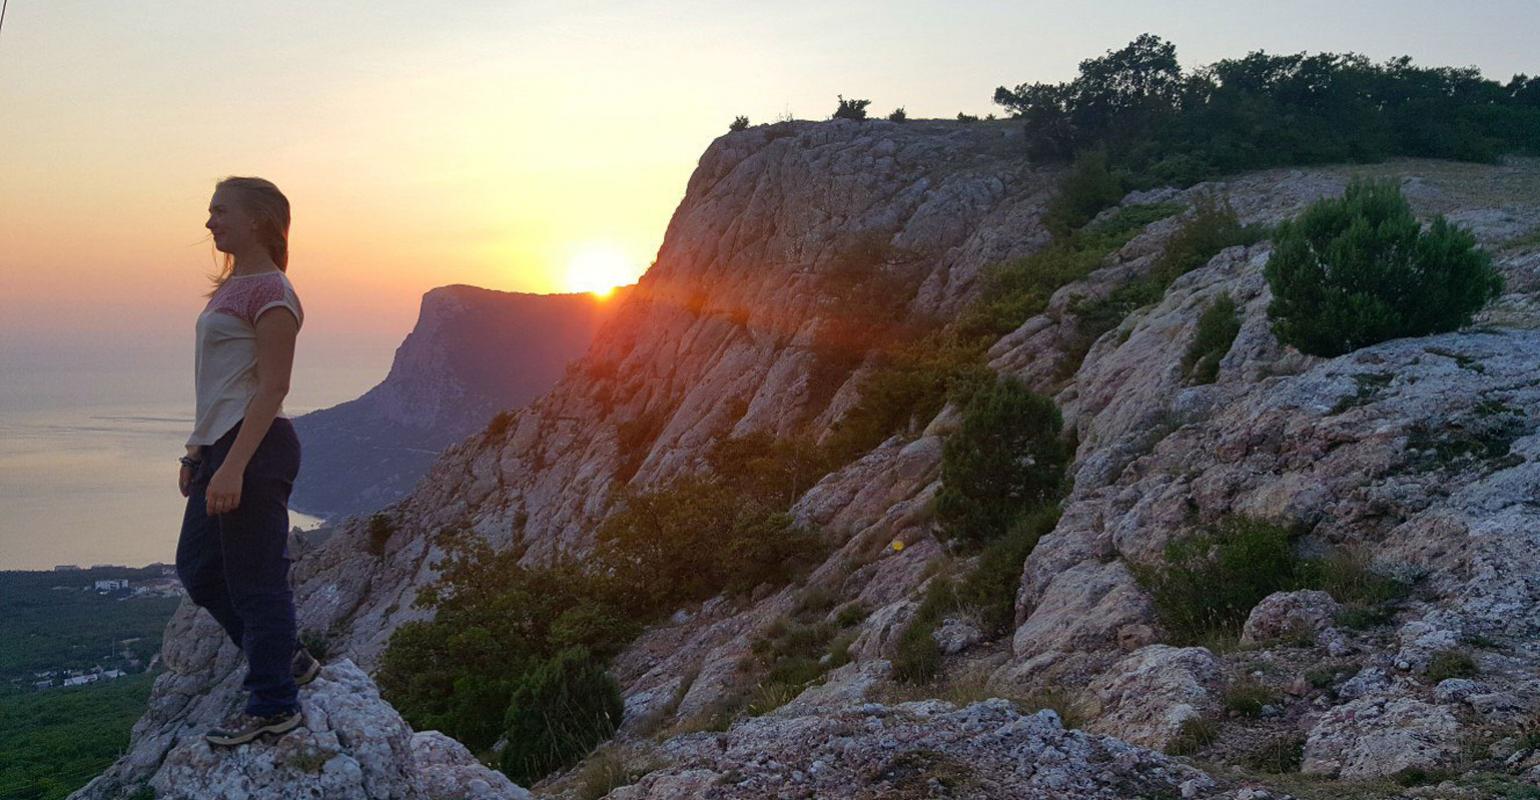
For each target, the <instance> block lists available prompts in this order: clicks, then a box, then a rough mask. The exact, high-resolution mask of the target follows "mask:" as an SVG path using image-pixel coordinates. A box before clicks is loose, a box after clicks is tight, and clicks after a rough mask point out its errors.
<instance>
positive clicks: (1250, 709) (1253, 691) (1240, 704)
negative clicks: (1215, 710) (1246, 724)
mask: <svg viewBox="0 0 1540 800" xmlns="http://www.w3.org/2000/svg"><path fill="white" fill-rule="evenodd" d="M1277 700H1278V693H1277V692H1275V691H1273V690H1272V689H1271V688H1269V687H1268V686H1267V685H1266V684H1264V683H1262V682H1261V681H1259V680H1257V679H1255V678H1252V677H1250V676H1246V677H1242V678H1240V679H1238V680H1234V681H1231V682H1230V684H1229V685H1228V686H1226V687H1225V693H1224V705H1225V709H1226V710H1229V711H1234V712H1235V713H1237V714H1240V715H1241V716H1243V717H1257V716H1261V715H1262V707H1263V706H1265V705H1268V704H1270V703H1274V702H1277Z"/></svg>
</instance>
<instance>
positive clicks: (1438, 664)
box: [1426, 650, 1480, 683]
mask: <svg viewBox="0 0 1540 800" xmlns="http://www.w3.org/2000/svg"><path fill="white" fill-rule="evenodd" d="M1479 672H1480V670H1479V669H1477V667H1476V661H1475V660H1474V659H1472V658H1471V657H1470V654H1469V653H1466V652H1465V651H1463V650H1440V651H1438V652H1436V653H1434V654H1433V657H1432V658H1430V659H1428V669H1427V671H1426V675H1427V677H1428V681H1429V682H1431V683H1438V682H1439V681H1442V680H1447V679H1449V678H1474V677H1476V675H1477V674H1478V673H1479Z"/></svg>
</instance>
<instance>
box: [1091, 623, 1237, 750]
mask: <svg viewBox="0 0 1540 800" xmlns="http://www.w3.org/2000/svg"><path fill="white" fill-rule="evenodd" d="M1219 684H1220V674H1219V662H1218V660H1217V659H1215V658H1214V654H1213V653H1210V652H1209V651H1208V650H1207V649H1206V648H1202V647H1171V646H1170V645H1164V644H1154V645H1150V646H1149V647H1143V648H1140V649H1138V650H1136V651H1134V652H1133V653H1130V654H1129V655H1128V657H1126V658H1124V659H1122V660H1121V661H1119V662H1117V663H1116V664H1114V665H1113V666H1112V668H1111V669H1109V670H1107V672H1106V673H1104V674H1103V675H1102V677H1100V678H1097V679H1096V681H1094V682H1093V683H1092V684H1091V686H1090V693H1091V695H1092V696H1093V697H1094V698H1095V699H1096V702H1097V704H1098V705H1099V709H1098V711H1097V713H1096V717H1095V720H1094V721H1093V722H1092V723H1091V724H1090V725H1088V726H1087V730H1092V731H1096V732H1098V733H1108V734H1112V735H1115V736H1117V737H1118V738H1120V739H1122V740H1123V741H1126V742H1129V743H1130V744H1136V745H1141V746H1143V747H1149V748H1152V749H1155V750H1164V749H1165V748H1166V747H1167V746H1168V745H1170V744H1171V743H1172V742H1173V741H1175V740H1176V738H1177V736H1178V734H1179V733H1180V732H1181V728H1182V723H1184V722H1186V721H1187V720H1189V719H1192V718H1194V717H1203V716H1208V715H1211V714H1213V713H1214V712H1215V711H1217V710H1218V708H1219V699H1218V689H1219Z"/></svg>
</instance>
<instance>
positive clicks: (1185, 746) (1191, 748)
mask: <svg viewBox="0 0 1540 800" xmlns="http://www.w3.org/2000/svg"><path fill="white" fill-rule="evenodd" d="M1217 741H1219V723H1217V722H1215V721H1213V720H1211V719H1209V718H1207V717H1188V718H1187V719H1185V720H1182V726H1181V727H1180V728H1179V729H1178V730H1177V734H1176V738H1175V739H1173V740H1171V743H1170V744H1168V745H1167V746H1166V754H1167V755H1173V756H1190V755H1196V754H1197V753H1198V752H1199V751H1200V750H1202V749H1203V748H1205V747H1208V746H1209V745H1211V744H1213V743H1214V742H1217Z"/></svg>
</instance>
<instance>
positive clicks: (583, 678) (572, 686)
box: [500, 647, 625, 786]
mask: <svg viewBox="0 0 1540 800" xmlns="http://www.w3.org/2000/svg"><path fill="white" fill-rule="evenodd" d="M624 713H625V704H624V703H623V702H622V701H621V699H620V687H619V686H618V685H617V684H616V683H615V679H614V678H612V677H610V675H609V673H607V672H605V671H604V666H603V665H602V664H601V663H599V662H598V661H597V660H595V659H594V658H593V657H592V656H591V655H589V653H588V651H587V650H586V649H584V648H582V647H574V648H569V649H567V650H563V651H561V652H560V653H557V654H556V655H555V656H553V657H552V658H551V659H550V660H549V661H547V662H545V663H544V664H541V665H540V666H539V667H538V668H536V669H535V670H534V671H533V672H530V673H528V674H526V675H525V676H524V678H523V679H522V680H520V681H519V683H518V685H517V687H515V689H514V691H513V697H512V699H511V700H510V701H509V703H508V712H507V716H506V718H505V720H504V725H503V727H504V730H506V731H507V734H508V744H507V746H506V747H504V748H503V752H502V754H501V756H500V765H501V769H502V771H503V773H504V774H506V775H507V776H508V777H510V778H512V779H514V780H515V781H516V782H518V783H520V784H522V785H526V786H527V785H529V784H531V783H534V782H535V781H537V780H539V779H541V778H543V777H545V776H546V775H547V774H549V773H551V772H554V771H555V770H558V769H563V768H565V767H570V766H572V765H573V764H576V763H577V762H579V761H581V760H582V759H583V757H584V756H586V755H588V753H589V752H590V751H592V750H593V749H594V747H596V746H597V745H598V744H599V743H600V742H602V741H604V740H605V739H608V738H610V736H611V735H613V734H614V733H615V729H616V728H618V727H620V721H621V717H622V716H623V715H624Z"/></svg>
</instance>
